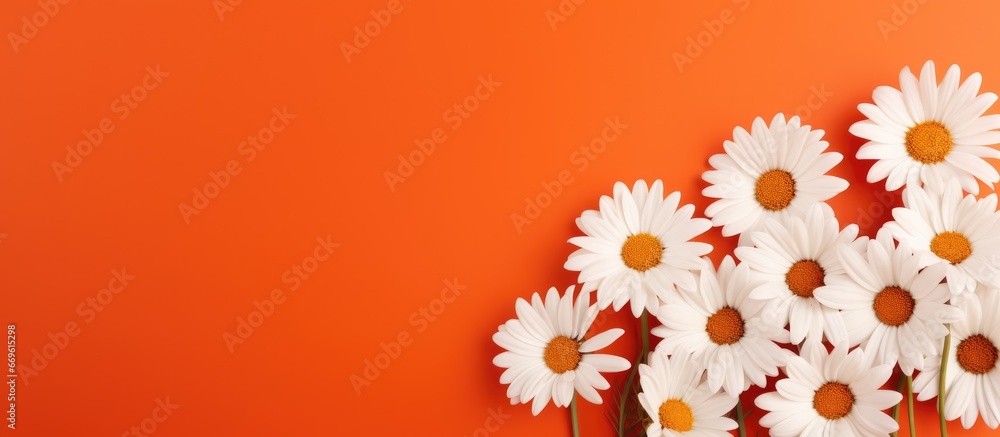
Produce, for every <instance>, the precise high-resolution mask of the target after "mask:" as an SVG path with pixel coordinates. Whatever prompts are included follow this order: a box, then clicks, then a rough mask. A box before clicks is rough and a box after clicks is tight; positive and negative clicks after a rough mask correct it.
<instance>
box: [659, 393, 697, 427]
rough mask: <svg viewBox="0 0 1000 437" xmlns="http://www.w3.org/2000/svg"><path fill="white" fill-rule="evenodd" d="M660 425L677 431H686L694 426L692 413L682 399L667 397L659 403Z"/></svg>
mask: <svg viewBox="0 0 1000 437" xmlns="http://www.w3.org/2000/svg"><path fill="white" fill-rule="evenodd" d="M660 426H662V427H664V428H666V429H670V430H674V431H677V432H688V431H690V430H692V429H693V428H694V413H692V412H691V407H689V406H688V404H686V403H685V402H684V401H682V400H680V399H668V400H667V401H666V402H664V403H663V405H660Z"/></svg>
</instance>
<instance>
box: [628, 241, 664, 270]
mask: <svg viewBox="0 0 1000 437" xmlns="http://www.w3.org/2000/svg"><path fill="white" fill-rule="evenodd" d="M662 260H663V244H661V243H660V239H659V238H656V237H654V236H653V235H651V234H647V233H642V234H635V235H633V236H631V237H628V239H627V240H625V244H624V245H622V261H625V265H626V266H628V268H630V269H632V270H636V271H640V272H645V271H646V270H649V269H651V268H653V267H656V266H658V265H660V261H662Z"/></svg>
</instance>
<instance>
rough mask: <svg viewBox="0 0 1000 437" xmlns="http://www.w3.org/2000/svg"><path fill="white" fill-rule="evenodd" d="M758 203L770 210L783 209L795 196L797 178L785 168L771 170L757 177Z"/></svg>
mask: <svg viewBox="0 0 1000 437" xmlns="http://www.w3.org/2000/svg"><path fill="white" fill-rule="evenodd" d="M754 193H755V195H756V196H757V203H759V204H760V206H763V207H764V209H766V210H768V211H781V210H783V209H785V208H787V207H788V205H789V204H791V203H792V199H794V198H795V179H793V178H792V174H791V173H789V172H787V171H784V170H771V171H769V172H767V173H764V174H762V175H760V177H759V178H757V188H756V190H755V192H754Z"/></svg>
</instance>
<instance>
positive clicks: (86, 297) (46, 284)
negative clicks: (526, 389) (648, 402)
mask: <svg viewBox="0 0 1000 437" xmlns="http://www.w3.org/2000/svg"><path fill="white" fill-rule="evenodd" d="M579 1H580V4H576V3H574V2H571V1H569V0H561V1H557V0H549V1H545V2H540V3H537V4H533V5H510V4H507V3H489V4H485V3H479V2H447V3H448V4H442V3H440V2H438V3H434V2H424V1H415V2H411V1H408V0H402V1H401V2H400V1H397V0H393V1H389V0H375V1H371V0H365V1H356V2H331V3H332V4H326V3H321V2H308V1H301V0H297V1H288V2H263V1H255V0H243V1H242V2H240V1H238V0H198V1H184V2H126V1H91V2H82V1H72V2H71V1H68V0H42V1H41V2H39V1H37V0H10V1H5V2H3V4H2V5H0V30H2V31H3V32H4V34H6V35H7V38H6V41H7V42H8V43H9V46H3V47H0V57H2V58H3V59H2V65H4V66H5V68H2V69H0V83H2V84H3V86H2V89H3V95H2V96H0V97H2V101H3V113H2V115H0V123H3V132H4V133H5V138H4V139H3V140H2V141H0V266H3V268H2V269H0V271H2V274H0V293H2V297H3V299H2V304H0V322H2V323H5V324H7V323H11V324H16V336H17V354H18V355H17V358H18V363H19V364H20V367H19V368H18V372H19V375H20V378H18V381H19V383H18V385H17V387H16V390H17V392H16V394H17V424H16V426H17V432H18V433H20V435H24V436H55V435H67V436H68V435H73V436H91V435H94V436H96V435H116V436H117V435H130V433H134V430H136V429H137V430H139V432H142V433H145V434H154V433H155V435H156V436H161V435H162V436H169V435H268V436H306V435H345V436H353V435H364V434H376V433H377V434H381V433H396V432H400V433H406V434H412V435H427V436H450V435H454V436H473V435H475V436H484V435H491V436H493V435H495V436H524V435H569V415H568V412H567V411H566V410H563V409H557V408H554V407H552V406H551V405H550V406H549V407H547V408H546V409H545V411H543V412H542V414H541V415H540V416H538V417H533V416H531V414H530V408H529V407H526V406H515V407H512V406H509V404H508V401H507V399H506V397H505V396H504V392H505V390H506V387H505V386H502V385H500V384H499V383H498V378H499V375H500V373H501V372H500V370H499V369H497V368H495V367H494V366H493V365H492V364H491V359H492V357H493V356H494V355H495V354H497V353H498V352H499V348H498V347H497V346H495V345H494V344H493V343H492V341H491V339H490V336H491V334H492V333H493V332H494V331H495V330H496V328H497V326H498V325H499V324H501V323H503V322H504V321H505V320H507V319H508V318H511V317H513V316H514V310H513V307H514V301H515V299H516V298H518V297H528V296H530V294H531V293H532V292H535V291H544V290H545V289H547V288H548V287H549V286H553V285H555V286H558V287H559V288H561V289H563V288H565V287H566V286H568V285H571V284H573V283H574V281H575V275H574V274H572V273H570V272H566V271H563V269H562V267H561V266H562V264H563V262H564V261H565V258H566V256H567V255H568V254H569V253H570V252H571V251H572V247H571V245H569V244H568V243H567V242H566V240H567V239H568V238H570V237H571V236H574V235H577V234H578V232H579V231H578V230H577V229H575V226H574V218H575V217H576V216H578V215H579V214H580V212H582V211H583V210H585V209H593V208H596V207H597V200H598V198H599V197H600V196H601V195H602V194H608V193H610V192H611V188H612V185H613V183H614V182H615V181H617V180H623V181H626V182H628V183H629V184H631V182H632V181H634V180H636V179H640V178H643V179H647V180H653V179H663V181H664V183H665V185H666V186H667V187H668V189H669V190H679V191H681V192H682V193H683V200H685V201H687V202H692V203H694V204H695V205H696V206H697V207H698V211H699V214H701V213H702V212H703V211H704V208H705V206H707V205H708V203H709V200H708V199H706V198H704V197H702V196H701V194H700V191H701V189H702V188H703V187H704V186H705V184H704V183H703V182H702V181H701V179H700V175H701V173H702V172H703V171H705V170H706V169H707V159H708V157H709V156H710V155H712V154H714V153H719V152H720V151H721V144H722V142H723V141H724V140H725V139H727V138H730V137H731V133H732V130H733V128H734V127H735V126H745V127H749V125H750V122H751V121H752V120H753V118H754V117H755V116H758V115H760V116H763V117H765V119H770V118H771V116H772V115H773V114H774V113H776V112H785V113H787V114H789V115H792V114H798V115H801V116H802V117H803V118H804V119H805V120H806V122H807V123H809V124H811V125H813V126H815V127H817V128H822V129H825V130H826V132H827V135H826V139H827V140H828V141H829V142H830V144H831V149H832V150H835V151H839V152H841V153H843V154H844V155H845V156H848V157H849V158H848V159H846V160H845V162H844V163H843V164H841V165H840V166H838V167H837V168H836V169H835V170H834V173H835V174H836V175H838V176H841V177H844V178H846V179H848V180H849V181H851V183H852V186H851V188H850V189H849V190H848V191H847V192H846V193H844V194H842V195H840V196H839V197H837V198H835V199H834V200H833V201H832V205H833V207H834V208H835V209H836V211H837V213H838V216H839V218H840V220H841V222H842V223H846V222H858V223H859V224H861V227H862V230H863V231H864V232H865V233H867V234H869V235H873V234H874V232H875V230H877V229H878V227H879V226H880V225H881V223H882V222H884V221H885V220H886V219H887V218H888V215H887V211H888V209H889V208H890V207H891V206H892V205H895V204H898V203H899V200H898V196H896V195H893V196H888V197H881V196H879V195H878V193H879V192H881V189H882V188H881V185H880V184H867V183H865V182H864V179H865V178H864V176H865V174H866V172H867V169H868V164H862V163H857V162H856V161H854V160H853V158H850V157H852V156H853V154H854V152H855V151H856V150H857V148H858V147H859V146H860V144H861V141H859V140H858V139H857V138H853V137H851V136H850V135H849V134H848V133H847V128H848V126H849V125H850V124H851V123H853V122H854V121H857V120H858V119H859V118H860V114H859V113H858V112H857V110H856V106H857V104H858V103H861V102H866V101H870V96H871V92H872V90H873V89H874V88H875V87H876V86H878V85H883V84H885V85H896V84H897V75H898V72H899V70H900V68H902V67H903V66H907V65H908V66H910V67H911V68H919V66H920V65H921V64H922V63H923V62H924V61H925V60H927V59H933V60H935V61H936V62H937V63H938V66H939V71H943V69H944V68H946V67H947V65H949V64H951V63H958V64H960V65H961V66H962V67H963V68H964V70H963V77H964V76H967V75H968V74H969V73H971V72H972V71H980V72H982V73H983V75H984V85H983V89H984V91H994V92H996V91H998V90H1000V82H998V80H1000V79H998V78H1000V59H998V58H997V57H996V56H994V53H993V52H994V50H993V48H994V47H996V46H998V45H1000V33H998V32H997V31H996V25H995V19H996V16H997V14H998V13H1000V5H997V4H995V3H993V2H987V1H975V2H962V3H961V4H957V3H951V2H939V1H924V2H922V3H920V2H917V0H907V1H903V0H900V1H895V2H893V1H876V2H870V1H860V0H851V1H843V2H765V1H761V0H735V1H731V0H711V1H705V2H686V3H684V4H683V5H682V4H681V3H679V2H647V4H643V5H631V4H630V5H621V4H616V3H613V2H607V1H596V0H591V1H586V2H583V1H582V0H579ZM237 3H238V4H237ZM39 14H41V15H39ZM373 14H374V15H373ZM359 29H360V30H359ZM366 31H367V32H368V33H369V34H371V35H374V36H359V34H358V32H366ZM678 56H682V57H686V58H685V59H681V58H679V57H678ZM456 105H457V106H456ZM608 120H612V121H614V120H617V121H618V123H620V125H619V130H620V132H618V133H617V135H616V136H615V139H614V140H613V141H610V142H608V143H607V146H606V147H603V148H600V147H599V148H597V149H595V148H592V147H590V146H589V144H591V140H592V139H594V138H595V137H598V136H600V135H601V134H602V132H603V131H604V128H605V126H607V123H608ZM387 172H388V173H391V175H389V176H387ZM544 193H549V195H548V197H549V200H548V201H546V194H544ZM526 199H528V200H527V201H526ZM539 201H540V202H541V204H540V205H539V204H537V203H538V202H539ZM529 203H530V204H531V205H529ZM534 208H537V210H535V209H534ZM513 214H519V215H522V216H524V220H518V221H517V222H515V221H514V220H512V215H513ZM704 240H706V241H709V242H711V243H713V244H714V245H715V246H716V250H715V252H714V253H713V254H712V257H713V258H714V259H715V260H716V261H718V260H719V259H721V258H722V256H724V255H725V254H727V253H731V251H732V249H733V247H734V245H735V240H734V239H724V238H722V237H721V236H720V234H719V231H718V229H713V230H712V231H710V232H709V234H707V236H706V237H705V238H704ZM449 287H450V288H451V290H450V291H448V288H449ZM455 291H458V293H456V292H455ZM613 326H621V327H624V328H626V329H627V330H628V331H629V332H628V334H627V335H626V337H624V339H623V340H622V341H619V342H618V344H616V345H615V347H613V348H612V351H613V352H614V353H618V354H621V355H622V356H626V357H633V356H634V354H635V340H636V338H637V332H636V331H637V323H636V322H635V321H634V319H632V318H631V317H630V316H628V315H626V314H615V313H611V312H609V313H608V318H607V322H606V324H605V325H604V329H606V328H609V327H613ZM369 362H372V363H373V366H374V364H375V363H376V362H377V363H378V364H379V366H381V367H384V369H378V368H377V367H370V366H369V365H368V363H369ZM366 370H367V374H366ZM352 375H353V376H354V377H356V378H362V379H363V381H364V382H363V383H359V382H358V380H357V379H355V380H352ZM623 377H624V375H623V374H622V375H615V376H613V378H612V382H613V383H619V382H620V381H621V380H622V379H623ZM756 392H759V391H755V392H754V393H756ZM605 394H606V395H607V393H605ZM750 398H751V396H744V403H745V404H748V405H749V404H750V403H751V402H750V401H751V399H750ZM917 408H918V412H919V413H920V414H919V417H918V424H919V426H920V427H922V428H926V429H927V430H928V431H923V430H922V431H923V433H924V434H926V433H928V432H933V431H934V430H935V429H936V428H935V427H936V419H935V410H934V407H933V405H931V404H930V403H922V404H920V405H919V406H918V407H917ZM605 412H606V407H605V406H595V405H589V404H584V405H582V406H581V415H582V420H583V435H585V436H610V435H614V434H613V433H612V430H611V428H610V426H609V425H608V422H607V420H606V418H605V417H604V416H605ZM759 418H760V413H759V412H755V413H753V414H751V416H750V421H752V422H756V421H757V420H758V419H759ZM501 422H502V423H501ZM133 427H134V428H133ZM756 432H757V430H756V428H752V429H751V430H750V435H754V434H755V433H756ZM904 432H905V429H904ZM0 434H11V435H14V433H13V432H6V433H5V432H0ZM134 435H137V434H134ZM904 435H905V434H904ZM951 435H953V436H956V435H969V436H974V435H990V430H988V429H987V428H985V427H984V426H982V424H981V423H980V424H979V425H978V426H977V427H976V428H975V429H974V430H970V431H965V430H962V429H961V428H960V427H959V426H957V424H953V426H952V428H951Z"/></svg>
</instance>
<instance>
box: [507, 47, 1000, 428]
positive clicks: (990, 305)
mask: <svg viewBox="0 0 1000 437" xmlns="http://www.w3.org/2000/svg"><path fill="white" fill-rule="evenodd" d="M981 82H982V79H981V77H980V75H979V74H978V73H975V74H972V75H971V76H970V77H968V78H967V79H966V80H965V81H964V82H963V81H960V71H959V68H958V66H952V67H951V68H949V69H948V71H947V73H946V74H945V76H944V79H943V80H942V81H941V82H940V83H939V82H938V81H937V77H936V74H935V69H934V64H933V63H932V62H927V63H926V64H925V65H924V67H923V69H922V70H921V72H920V77H919V78H918V77H916V76H915V75H914V74H912V73H911V72H910V70H909V69H908V68H904V69H903V70H902V72H901V73H900V87H899V89H896V88H892V87H888V86H881V87H878V88H876V89H875V91H874V93H873V95H872V97H873V100H874V104H870V103H864V104H861V105H859V106H858V109H859V110H860V111H861V113H862V114H864V116H865V117H867V119H866V120H863V121H860V122H858V123H855V124H854V125H853V126H851V128H850V132H851V133H852V134H854V135H856V136H858V137H861V138H863V139H865V140H867V141H868V142H867V143H866V144H864V146H862V147H861V149H860V150H859V151H858V153H857V158H858V159H862V160H874V161H875V163H874V165H873V166H872V167H871V170H870V171H869V173H868V181H869V182H878V181H882V180H885V187H886V190H888V191H894V190H898V189H900V188H902V189H903V192H902V206H900V207H897V208H895V209H893V211H892V216H893V219H894V221H891V222H888V223H886V224H885V225H884V226H883V227H882V229H880V230H878V232H877V233H876V235H875V236H874V238H870V237H867V236H859V228H858V226H857V225H855V224H848V225H846V226H841V223H840V222H839V221H838V219H837V217H836V215H835V213H834V211H833V209H832V208H831V207H830V206H829V205H828V204H827V203H825V202H826V201H827V200H829V199H830V198H832V197H834V196H836V195H837V194H839V193H841V192H843V191H844V190H846V189H847V187H848V183H847V181H845V180H843V179H840V178H837V177H834V176H830V175H828V174H827V173H828V172H829V171H830V170H831V169H832V168H833V167H834V166H836V165H837V164H838V163H840V162H841V160H842V159H843V156H842V155H840V154H839V153H834V152H827V151H826V150H827V148H828V146H829V144H828V143H827V142H826V141H823V134H824V132H823V131H822V130H816V129H812V128H811V127H810V126H807V125H802V124H801V122H800V120H799V119H798V117H792V118H791V119H787V120H786V118H785V117H784V116H783V115H781V114H779V115H777V116H775V117H774V118H773V119H772V120H771V122H770V124H768V123H767V122H765V121H764V120H763V119H761V118H757V119H756V120H754V122H753V124H752V126H751V128H750V130H749V131H747V130H746V129H743V128H739V127H738V128H736V129H735V130H734V131H733V139H732V140H731V141H726V142H725V144H724V145H723V148H724V151H725V153H723V154H717V155H715V156H712V157H711V158H710V159H709V163H710V165H711V167H712V170H710V171H707V172H705V174H704V176H703V177H704V179H705V181H706V182H707V183H708V184H709V186H708V187H707V188H705V190H704V191H703V192H702V194H703V195H704V196H706V197H710V198H713V199H717V200H715V201H714V203H712V204H711V205H710V206H709V207H708V208H707V209H706V211H705V215H706V216H708V218H707V219H706V218H697V217H695V216H694V213H695V209H694V206H692V205H690V204H686V205H682V204H681V195H680V193H678V192H672V193H669V194H667V193H665V190H664V187H663V184H662V183H661V182H660V181H655V182H653V183H652V184H647V183H646V182H645V181H638V182H636V183H635V184H634V185H633V186H632V187H631V189H630V188H629V187H628V186H627V185H625V184H623V183H621V182H619V183H617V184H615V186H614V190H613V193H612V196H603V197H601V199H600V201H599V209H598V210H590V211H584V212H583V214H582V215H581V216H580V217H579V218H577V219H576V224H577V226H578V227H579V228H580V230H581V231H582V233H583V234H584V235H582V236H578V237H574V238H572V239H570V240H569V242H570V243H572V244H573V245H575V246H577V247H579V249H578V250H576V251H575V252H573V253H572V254H571V255H570V256H569V259H568V260H566V263H565V265H564V267H565V268H566V269H568V270H571V271H576V272H579V281H580V283H581V284H582V288H581V290H580V291H579V293H574V287H569V288H568V289H567V290H566V292H565V293H561V294H560V292H559V291H558V290H557V289H555V288H552V289H550V290H549V291H548V293H546V294H545V295H544V296H542V295H539V294H537V293H536V294H534V295H532V296H531V300H530V302H529V301H527V300H524V299H518V300H517V302H516V304H515V311H516V314H517V318H516V319H511V320H509V321H507V322H506V323H505V324H503V325H501V326H500V327H499V329H498V331H497V333H496V334H494V335H493V340H494V342H495V343H496V344H497V345H499V346H500V347H502V348H503V349H505V351H504V352H502V353H500V354H499V355H497V356H496V357H495V358H494V360H493V363H494V364H495V365H496V366H499V367H501V368H503V369H506V370H504V372H503V374H502V375H501V376H500V382H501V383H502V384H508V387H507V396H508V397H509V398H510V401H511V403H512V404H521V403H523V404H527V403H529V402H530V403H531V404H532V406H531V411H532V413H533V414H536V415H537V414H538V413H539V412H541V410H542V409H543V408H544V407H545V406H546V405H547V404H548V403H549V402H550V401H551V402H552V403H553V404H555V406H556V407H570V409H571V417H572V422H573V433H574V435H575V436H578V435H579V427H578V425H577V413H576V411H577V410H576V402H577V397H578V396H579V397H582V398H584V399H586V400H587V401H590V402H592V403H596V404H600V403H601V402H602V398H601V395H600V393H599V390H606V389H609V388H610V387H611V385H610V384H609V382H608V380H607V379H605V377H604V376H603V375H602V374H603V373H609V372H624V371H626V370H630V372H629V374H628V377H627V378H626V382H625V387H623V388H621V389H619V390H618V393H621V394H622V396H623V397H624V398H625V399H624V400H623V401H622V402H623V403H627V402H632V403H633V404H637V405H638V406H639V407H640V408H641V411H642V412H643V415H642V417H640V418H639V419H637V420H634V421H632V422H630V423H625V421H624V420H623V419H622V418H621V417H620V418H619V419H620V420H619V423H617V425H616V426H617V428H618V433H619V435H622V436H624V435H627V434H628V433H629V432H630V430H632V429H639V430H640V432H641V431H643V430H644V431H645V433H646V435H647V436H650V437H660V436H664V437H667V436H671V437H673V436H681V435H687V434H688V433H690V435H692V436H709V435H712V436H715V435H719V436H727V435H729V431H731V430H735V429H738V430H739V432H740V435H744V433H745V427H744V423H743V418H744V409H743V402H750V403H752V404H754V405H756V406H757V407H758V408H760V409H761V410H764V411H766V412H767V414H765V415H763V417H762V418H761V419H760V425H761V426H762V427H765V428H768V429H769V430H770V434H771V435H773V436H799V435H802V436H850V435H854V436H888V435H889V434H890V433H895V432H896V431H897V430H898V429H899V424H898V422H897V419H895V418H894V417H896V414H895V413H896V412H898V408H899V405H900V403H901V401H902V398H903V396H904V394H905V396H907V397H908V402H907V405H908V413H909V415H908V417H909V421H910V429H911V433H913V432H915V431H914V417H913V397H914V394H916V398H917V400H921V401H924V400H929V399H933V398H937V406H938V415H939V417H940V426H941V433H942V435H946V434H947V429H946V422H947V421H952V420H961V424H962V425H963V426H964V427H965V428H970V427H972V425H973V424H974V423H975V422H976V420H977V418H978V419H981V420H982V421H983V422H984V423H985V424H986V425H987V426H989V427H990V428H992V429H996V428H997V426H998V425H1000V356H998V355H1000V354H998V345H1000V320H997V319H996V315H997V314H1000V274H998V272H997V266H998V265H1000V213H998V211H997V196H996V194H995V193H991V194H989V195H988V196H985V197H983V198H977V196H978V194H979V187H980V182H982V183H984V184H985V185H986V186H988V187H992V186H993V184H995V183H997V182H1000V174H998V173H997V170H996V169H995V168H994V167H993V166H992V165H990V164H988V163H987V162H986V161H985V160H984V158H1000V151H998V150H997V149H994V148H992V147H991V146H992V145H995V144H998V143H1000V115H983V114H984V113H985V112H986V110H987V109H988V108H989V107H990V106H992V104H993V103H994V102H995V101H996V100H997V96H996V95H995V94H993V93H983V94H979V88H980V85H981ZM713 226H716V227H721V228H722V229H721V232H722V235H724V236H738V238H739V247H738V248H737V249H736V250H735V253H734V255H735V258H734V257H733V256H728V255H727V256H726V257H724V258H723V260H722V261H721V263H719V265H718V266H715V265H714V264H713V263H712V262H711V261H710V260H708V258H707V257H706V255H708V254H709V253H710V252H711V251H712V246H711V245H709V244H705V243H700V242H695V241H692V240H693V239H694V238H696V237H698V236H699V235H701V234H703V233H705V232H706V231H708V230H709V229H710V228H712V227H713ZM592 301H593V302H592ZM626 305H627V306H628V307H629V309H630V310H631V312H632V314H633V315H634V316H635V317H636V318H638V319H639V320H640V323H639V329H640V335H641V337H642V339H643V341H642V349H641V351H640V353H639V356H638V358H637V359H636V360H635V362H634V363H632V362H630V361H629V360H627V359H625V358H621V357H617V356H614V355H609V354H602V353H600V350H601V349H603V348H605V347H607V346H608V345H610V344H611V343H613V342H614V341H615V340H617V339H618V338H619V337H621V336H622V335H623V334H624V332H625V331H624V330H622V329H611V330H608V331H605V332H602V333H598V334H596V335H593V336H591V337H590V338H586V337H585V336H586V335H587V333H588V332H589V331H590V328H591V325H592V324H593V322H594V320H595V318H596V317H597V315H598V312H599V311H601V310H605V309H606V308H608V307H613V308H614V310H615V311H618V310H621V309H622V308H624V307H625V306H626ZM649 317H655V319H656V321H658V322H659V326H656V327H654V328H652V329H649ZM650 334H652V335H653V336H655V337H658V338H660V340H659V342H658V343H657V344H656V346H655V348H652V349H650V345H649V338H650ZM896 367H898V368H899V370H900V375H901V376H900V380H899V383H898V385H899V389H898V390H895V391H893V390H883V389H881V387H882V386H883V385H885V384H886V383H887V382H888V380H889V379H890V378H891V377H892V375H893V373H894V370H895V368H896ZM636 377H637V378H636ZM768 377H772V378H777V379H778V380H777V382H776V383H775V384H774V388H775V391H773V392H768V393H764V394H762V395H760V396H757V397H756V399H746V398H743V399H741V397H745V396H746V395H745V392H746V391H747V390H748V389H749V388H750V387H751V385H756V386H759V387H766V386H767V382H768ZM636 380H637V381H636ZM888 410H893V414H892V415H891V416H890V414H888V413H887V411H888ZM621 411H624V408H623V407H620V409H619V412H621ZM734 419H735V420H734Z"/></svg>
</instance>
